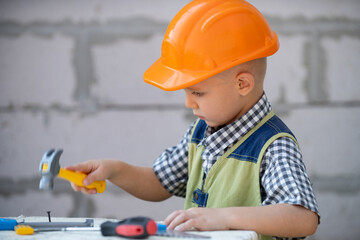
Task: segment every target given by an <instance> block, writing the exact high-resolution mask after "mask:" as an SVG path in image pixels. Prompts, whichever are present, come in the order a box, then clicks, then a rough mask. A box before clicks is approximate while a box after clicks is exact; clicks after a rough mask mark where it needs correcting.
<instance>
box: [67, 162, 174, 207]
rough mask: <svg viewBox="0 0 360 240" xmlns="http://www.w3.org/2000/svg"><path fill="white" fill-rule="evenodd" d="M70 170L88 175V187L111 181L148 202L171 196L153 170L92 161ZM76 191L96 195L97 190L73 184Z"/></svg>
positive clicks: (85, 183)
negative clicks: (95, 183)
mask: <svg viewBox="0 0 360 240" xmlns="http://www.w3.org/2000/svg"><path fill="white" fill-rule="evenodd" d="M67 169H68V170H72V171H79V172H83V173H86V174H88V176H87V177H86V178H85V179H84V185H85V186H87V185H89V184H91V183H92V182H94V181H97V180H105V179H107V180H109V181H110V182H112V183H113V184H115V185H117V186H118V187H120V188H122V189H124V190H125V191H127V192H128V193H130V194H132V195H134V196H135V197H138V198H141V199H143V200H148V201H162V200H165V199H167V198H169V197H170V196H171V194H170V193H168V192H167V191H166V190H165V189H164V188H163V186H162V185H161V183H160V182H159V180H158V178H157V177H156V175H155V173H154V171H153V169H152V168H149V167H138V166H133V165H130V164H127V163H124V162H122V161H117V160H91V161H87V162H83V163H80V164H78V165H74V166H69V167H67ZM71 185H72V187H73V188H74V190H75V191H81V192H83V193H86V194H95V193H96V189H86V188H83V187H79V186H77V185H75V184H73V183H72V184H71Z"/></svg>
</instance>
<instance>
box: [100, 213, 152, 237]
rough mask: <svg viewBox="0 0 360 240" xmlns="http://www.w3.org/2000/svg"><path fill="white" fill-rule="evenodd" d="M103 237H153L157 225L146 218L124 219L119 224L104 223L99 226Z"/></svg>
mask: <svg viewBox="0 0 360 240" xmlns="http://www.w3.org/2000/svg"><path fill="white" fill-rule="evenodd" d="M100 229H101V234H102V235H103V236H120V237H127V238H136V239H143V238H147V237H148V236H150V235H155V233H156V231H157V224H156V222H155V221H154V220H152V219H150V218H147V217H133V218H126V219H124V220H122V221H119V222H111V221H106V222H104V223H102V224H101V225H100Z"/></svg>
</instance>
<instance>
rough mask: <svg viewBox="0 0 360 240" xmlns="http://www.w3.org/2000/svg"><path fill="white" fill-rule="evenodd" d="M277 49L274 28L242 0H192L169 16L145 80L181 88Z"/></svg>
mask: <svg viewBox="0 0 360 240" xmlns="http://www.w3.org/2000/svg"><path fill="white" fill-rule="evenodd" d="M278 49H279V42H278V38H277V35H276V33H275V32H274V31H273V30H271V28H270V26H269V24H268V23H267V21H266V19H265V18H264V16H263V15H262V14H261V13H260V12H259V11H258V10H257V9H256V8H255V7H254V6H252V5H251V4H250V3H248V2H246V1H245V0H226V1H224V0H194V1H192V2H190V3H189V4H188V5H186V6H185V7H184V8H183V9H181V10H180V12H178V14H176V16H175V17H174V19H173V20H172V21H171V22H170V24H169V26H168V28H167V30H166V33H165V36H164V40H163V43H162V47H161V57H160V58H159V59H158V60H157V61H156V62H155V63H154V64H153V65H152V66H151V67H150V68H149V69H147V70H146V71H145V73H144V80H145V82H147V83H150V84H152V85H154V86H157V87H159V88H161V89H163V90H167V91H173V90H179V89H184V88H187V87H190V86H192V85H194V84H196V83H199V82H201V81H203V80H205V79H207V78H209V77H211V76H214V75H216V74H218V73H220V72H223V71H224V70H226V69H229V68H231V67H234V66H236V65H238V64H241V63H244V62H247V61H250V60H254V59H257V58H262V57H267V56H270V55H272V54H274V53H275V52H276V51H277V50H278Z"/></svg>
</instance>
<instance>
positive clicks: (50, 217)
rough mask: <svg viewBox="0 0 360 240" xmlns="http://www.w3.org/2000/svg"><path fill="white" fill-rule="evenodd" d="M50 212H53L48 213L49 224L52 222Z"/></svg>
mask: <svg viewBox="0 0 360 240" xmlns="http://www.w3.org/2000/svg"><path fill="white" fill-rule="evenodd" d="M50 212H51V211H47V214H48V218H49V222H51V217H50Z"/></svg>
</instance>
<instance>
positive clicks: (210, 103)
mask: <svg viewBox="0 0 360 240" xmlns="http://www.w3.org/2000/svg"><path fill="white" fill-rule="evenodd" d="M185 94H186V100H185V106H186V107H187V108H191V109H192V110H193V114H194V115H195V116H197V117H199V118H200V119H203V120H205V122H206V124H207V125H208V126H211V127H219V126H222V125H227V124H229V123H232V122H233V121H235V120H236V119H238V118H239V117H241V116H242V115H243V114H244V113H245V112H244V107H245V103H244V97H243V96H241V94H239V91H238V87H237V81H236V79H235V78H231V77H230V78H228V77H225V76H223V75H221V74H220V75H215V76H213V77H211V78H209V79H207V80H205V81H202V82H200V83H198V84H195V85H193V86H191V87H189V88H186V89H185Z"/></svg>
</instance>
